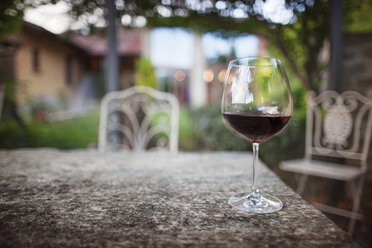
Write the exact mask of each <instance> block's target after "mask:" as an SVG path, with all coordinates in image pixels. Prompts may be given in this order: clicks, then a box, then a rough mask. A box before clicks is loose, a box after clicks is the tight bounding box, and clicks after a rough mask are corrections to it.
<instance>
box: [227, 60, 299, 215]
mask: <svg viewBox="0 0 372 248" xmlns="http://www.w3.org/2000/svg"><path fill="white" fill-rule="evenodd" d="M221 110H222V114H223V117H224V119H225V122H226V123H227V126H228V127H230V128H231V129H232V131H233V132H234V133H236V134H237V135H238V136H240V137H242V138H244V139H246V140H249V141H251V142H252V144H253V173H252V177H253V183H252V190H251V193H249V194H244V195H242V196H232V197H231V198H230V199H229V203H230V204H231V205H232V206H233V207H235V208H238V209H240V210H243V211H247V212H253V213H272V212H276V211H279V210H280V209H282V207H283V203H282V202H281V201H280V200H279V199H278V198H276V197H273V196H270V195H267V194H262V193H260V191H259V190H258V189H257V188H256V185H255V166H256V164H257V157H258V149H259V144H260V143H261V142H263V141H265V140H266V139H268V138H270V137H271V136H273V135H275V134H277V133H279V132H280V131H281V130H283V128H284V127H285V126H287V124H288V122H289V120H290V119H291V116H292V112H293V100H292V94H291V89H290V87H289V82H288V78H287V75H286V73H285V70H284V67H283V65H282V63H281V61H280V60H278V59H274V58H264V57H248V58H242V59H236V60H232V61H231V62H230V64H229V67H228V69H227V72H226V77H225V83H224V92H223V96H222V103H221Z"/></svg>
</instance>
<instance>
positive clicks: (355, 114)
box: [306, 91, 372, 171]
mask: <svg viewBox="0 0 372 248" xmlns="http://www.w3.org/2000/svg"><path fill="white" fill-rule="evenodd" d="M307 100H308V105H307V107H308V109H307V111H308V113H307V128H306V158H307V159H311V158H312V156H313V155H317V156H327V157H339V158H347V159H354V160H359V161H360V169H361V170H363V171H366V170H367V156H368V151H369V144H370V139H371V128H372V101H371V100H370V99H369V98H367V97H363V96H362V95H360V94H359V93H357V92H354V91H345V92H343V93H342V94H341V95H340V94H338V93H337V92H335V91H325V92H323V93H321V94H320V95H318V96H316V95H315V93H314V92H309V93H308V95H307Z"/></svg>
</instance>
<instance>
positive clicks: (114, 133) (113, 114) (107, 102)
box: [99, 86, 179, 152]
mask: <svg viewBox="0 0 372 248" xmlns="http://www.w3.org/2000/svg"><path fill="white" fill-rule="evenodd" d="M178 119H179V103H178V100H177V98H176V97H175V96H174V95H172V94H170V93H165V92H160V91H157V90H154V89H151V88H148V87H144V86H135V87H132V88H129V89H126V90H124V91H116V92H110V93H108V94H107V95H106V96H105V97H104V98H103V99H102V103H101V116H100V127H99V150H100V151H101V152H103V151H107V150H110V151H112V150H120V149H126V150H135V151H143V150H148V149H157V150H169V151H170V152H177V151H178Z"/></svg>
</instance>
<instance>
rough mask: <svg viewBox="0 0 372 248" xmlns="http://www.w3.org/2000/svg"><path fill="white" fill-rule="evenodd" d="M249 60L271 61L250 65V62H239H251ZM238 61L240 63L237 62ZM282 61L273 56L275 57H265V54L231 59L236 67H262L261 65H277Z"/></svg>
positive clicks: (231, 63)
mask: <svg viewBox="0 0 372 248" xmlns="http://www.w3.org/2000/svg"><path fill="white" fill-rule="evenodd" d="M249 61H269V62H270V64H265V65H250V64H238V63H239V62H249ZM237 62H238V63H237ZM281 63H282V62H281V61H280V59H277V58H273V57H264V56H249V57H243V58H237V59H233V60H231V61H230V66H234V67H240V66H244V67H251V68H260V67H276V66H277V65H278V64H281Z"/></svg>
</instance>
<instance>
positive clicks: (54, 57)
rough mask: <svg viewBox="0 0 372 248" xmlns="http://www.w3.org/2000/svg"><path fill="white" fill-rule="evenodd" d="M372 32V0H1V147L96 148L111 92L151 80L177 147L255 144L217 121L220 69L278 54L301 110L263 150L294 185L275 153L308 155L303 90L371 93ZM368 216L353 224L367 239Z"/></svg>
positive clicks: (363, 241) (283, 156)
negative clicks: (174, 108)
mask: <svg viewBox="0 0 372 248" xmlns="http://www.w3.org/2000/svg"><path fill="white" fill-rule="evenodd" d="M110 2H112V6H113V8H111V9H110V8H109V7H108V5H109V3H110ZM110 13H111V14H112V16H114V17H115V18H114V22H113V23H114V24H112V23H111V24H109V23H110V22H109V20H108V19H109V18H108V16H109V15H110ZM110 29H111V31H112V32H111V34H114V37H116V39H115V40H114V41H112V40H110V34H109V32H107V30H110ZM371 41H372V1H371V0H360V1H353V0H342V1H341V0H340V1H338V0H328V1H327V0H286V1H284V0H266V1H264V0H248V1H235V0H218V1H216V0H186V1H178V0H162V1H141V0H128V1H123V0H117V1H104V0H95V1H89V0H87V1H70V0H34V1H32V0H15V1H13V0H2V1H1V2H0V42H1V47H0V106H1V107H0V111H1V114H0V118H1V122H0V148H1V149H13V148H24V147H28V148H29V147H50V148H57V149H86V148H97V143H98V127H99V105H100V100H101V99H102V97H103V96H104V95H105V93H107V92H108V91H112V90H123V89H126V88H129V87H131V86H134V85H145V86H149V87H153V88H156V89H159V90H162V91H167V92H171V93H173V94H175V95H176V96H177V97H178V100H179V102H180V104H181V112H180V127H179V128H180V129H179V149H180V150H181V151H198V152H204V151H222V150H223V151H247V150H251V145H250V144H249V143H248V142H246V141H243V140H242V139H240V138H238V137H235V136H234V135H233V134H232V133H231V132H230V131H229V130H228V129H227V128H226V127H225V125H224V123H223V121H222V116H221V113H220V97H221V95H222V89H223V80H224V76H225V75H224V74H225V72H226V69H227V65H228V61H229V60H231V59H234V58H237V57H245V56H272V57H277V58H280V59H281V60H282V61H283V62H284V64H285V67H286V69H287V72H288V77H289V81H290V85H291V88H292V93H293V97H294V104H295V105H294V115H293V118H292V119H291V122H290V124H289V126H288V127H287V128H286V129H285V130H284V131H283V132H282V133H280V134H279V135H277V136H275V137H273V138H271V139H269V140H268V141H266V142H264V143H263V144H262V146H261V150H260V158H261V159H262V160H263V161H264V162H265V163H266V164H267V165H268V166H269V167H270V168H271V169H272V170H274V171H275V172H276V173H278V174H279V175H280V176H281V177H282V178H283V179H284V181H286V182H287V183H288V184H290V185H291V184H292V183H293V182H292V181H291V180H292V179H291V178H290V177H289V176H288V175H286V174H285V173H283V172H280V171H279V169H278V164H279V162H280V161H282V160H286V159H292V158H300V157H303V155H304V145H305V123H306V101H305V94H306V91H309V90H313V91H315V92H317V93H320V92H322V91H324V90H326V89H334V90H338V91H342V90H348V89H353V90H356V91H359V92H361V93H362V94H363V95H365V96H369V97H372V76H371V74H370V71H369V66H372V42H371ZM112 42H114V43H112ZM112 44H113V45H114V46H115V47H116V50H114V51H113V52H114V54H115V53H116V62H115V59H114V64H112V57H111V58H110V55H109V53H110V51H109V50H110V49H109V48H110V45H112ZM111 47H112V46H111ZM109 61H111V62H109ZM112 65H114V66H115V67H116V71H115V70H114V71H113V72H114V74H115V72H116V78H115V77H114V78H112V77H111V78H110V75H108V74H110V73H109V72H110V70H112V69H113V68H114V69H115V67H113V66H112ZM340 68H342V70H341V69H340ZM111 72H112V71H111ZM111 76H112V75H111ZM289 151H290V152H289ZM369 161H370V160H369ZM370 166H371V165H370ZM369 178H372V177H371V176H369ZM371 181H372V180H370V181H368V180H367V182H366V185H365V188H368V184H369V186H371V184H372V183H371ZM366 194H371V193H368V192H367V193H366ZM317 197H319V198H321V197H322V196H321V195H318V196H317ZM366 197H368V195H367V196H366ZM340 204H344V202H341V203H340ZM368 204H369V205H368ZM369 207H371V203H367V205H365V206H364V209H367V208H369ZM365 213H366V211H365ZM367 215H368V213H367ZM370 219H372V218H370ZM337 220H338V219H336V221H337ZM340 223H341V224H340V225H341V226H342V220H341V221H340ZM370 226H371V223H370V222H368V221H367V222H365V223H364V224H361V225H359V226H358V227H357V231H358V234H356V239H357V240H359V242H360V244H361V245H363V246H366V247H367V246H368V244H372V242H371V238H370V237H368V235H366V234H368V232H369V231H370V230H372V229H370ZM358 235H359V236H358Z"/></svg>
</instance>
